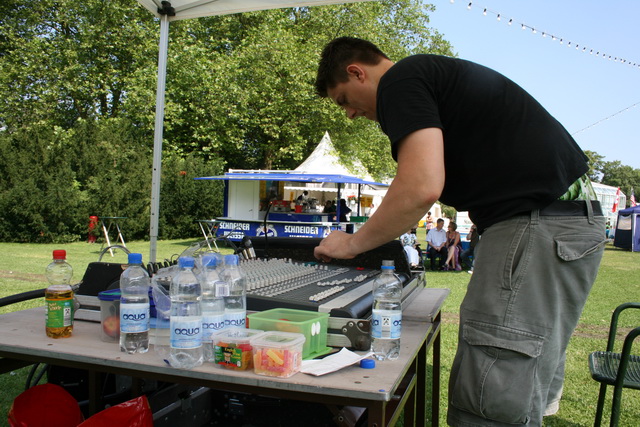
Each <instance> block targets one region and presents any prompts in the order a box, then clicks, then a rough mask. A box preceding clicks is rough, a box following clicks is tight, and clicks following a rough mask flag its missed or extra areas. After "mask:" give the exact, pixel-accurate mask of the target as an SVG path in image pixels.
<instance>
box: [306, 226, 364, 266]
mask: <svg viewBox="0 0 640 427" xmlns="http://www.w3.org/2000/svg"><path fill="white" fill-rule="evenodd" d="M352 238H353V234H347V233H345V232H343V231H333V232H331V234H329V235H328V236H327V237H326V238H324V239H323V240H322V241H321V242H320V244H319V245H318V246H316V247H315V249H314V250H313V254H314V256H315V257H316V258H317V259H319V260H322V261H324V262H329V261H331V260H332V259H333V258H339V259H351V258H354V257H355V256H356V255H358V253H354V252H351V251H350V250H349V247H350V243H351V239H352Z"/></svg>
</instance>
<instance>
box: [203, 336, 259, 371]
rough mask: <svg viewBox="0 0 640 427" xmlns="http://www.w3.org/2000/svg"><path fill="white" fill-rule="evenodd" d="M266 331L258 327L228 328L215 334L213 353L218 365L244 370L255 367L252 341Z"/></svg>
mask: <svg viewBox="0 0 640 427" xmlns="http://www.w3.org/2000/svg"><path fill="white" fill-rule="evenodd" d="M263 333H264V332H263V331H260V330H256V329H245V328H238V327H233V328H227V329H224V330H222V331H220V332H218V333H216V334H214V335H213V337H212V341H213V354H214V362H215V364H216V365H218V366H220V367H223V368H227V369H234V370H237V371H244V370H247V369H251V368H252V367H253V346H252V344H251V342H252V341H253V340H254V339H256V338H258V337H260V336H261V335H262V334H263Z"/></svg>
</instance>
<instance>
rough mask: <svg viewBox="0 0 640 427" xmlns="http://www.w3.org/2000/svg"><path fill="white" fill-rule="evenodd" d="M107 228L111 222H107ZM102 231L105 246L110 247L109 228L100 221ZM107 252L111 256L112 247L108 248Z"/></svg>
mask: <svg viewBox="0 0 640 427" xmlns="http://www.w3.org/2000/svg"><path fill="white" fill-rule="evenodd" d="M109 228H111V224H109ZM102 231H103V232H104V239H105V240H106V241H107V247H108V248H111V242H110V241H109V229H108V228H107V226H106V224H105V223H104V221H102ZM109 253H110V254H111V256H113V249H109Z"/></svg>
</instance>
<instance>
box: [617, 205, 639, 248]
mask: <svg viewBox="0 0 640 427" xmlns="http://www.w3.org/2000/svg"><path fill="white" fill-rule="evenodd" d="M613 245H614V246H616V247H618V248H623V249H630V250H632V251H633V252H640V206H634V207H631V208H627V209H622V210H621V211H618V223H617V224H616V235H615V237H614V239H613Z"/></svg>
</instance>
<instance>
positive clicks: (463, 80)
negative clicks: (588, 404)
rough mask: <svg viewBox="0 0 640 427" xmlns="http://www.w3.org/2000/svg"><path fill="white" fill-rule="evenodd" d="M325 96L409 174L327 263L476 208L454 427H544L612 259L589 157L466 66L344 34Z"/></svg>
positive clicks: (489, 74) (325, 74)
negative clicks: (390, 53)
mask: <svg viewBox="0 0 640 427" xmlns="http://www.w3.org/2000/svg"><path fill="white" fill-rule="evenodd" d="M316 91H317V93H318V94H319V95H320V96H323V97H329V98H331V99H332V100H333V101H334V102H335V103H336V104H338V106H340V107H342V108H343V109H344V110H345V111H346V113H347V116H348V117H349V118H352V119H353V118H356V117H366V118H367V119H369V120H374V121H377V122H379V124H380V127H381V129H382V131H383V132H384V133H385V134H386V135H387V136H388V137H389V139H390V141H391V153H392V156H393V158H394V159H395V160H396V161H397V162H398V168H397V173H396V176H395V178H394V180H393V182H392V184H391V185H390V186H389V189H388V191H387V195H386V196H385V198H384V199H383V200H382V203H381V204H380V206H379V207H378V209H377V210H376V212H375V213H374V214H373V215H372V216H371V217H370V218H369V220H368V221H367V222H366V223H364V224H363V226H362V227H361V228H360V229H359V230H358V231H357V232H356V233H354V234H346V233H342V232H333V233H331V234H330V235H329V236H328V237H327V238H325V239H324V240H322V241H321V243H320V245H319V246H317V247H316V248H315V256H316V257H317V258H320V259H322V260H324V261H329V260H330V259H332V258H353V257H355V256H356V255H357V254H360V253H362V252H364V251H367V250H370V249H373V248H376V247H378V246H380V245H381V244H383V243H386V242H388V241H391V240H393V239H396V238H397V237H398V236H399V235H401V234H402V233H403V232H404V231H405V230H407V229H408V228H409V227H410V226H411V225H412V224H414V223H415V222H416V221H418V220H419V219H420V218H422V216H423V215H424V213H425V212H427V211H428V210H429V209H430V208H431V206H432V205H433V203H435V202H436V201H438V200H440V201H441V202H442V203H444V204H446V205H449V206H453V207H454V208H455V209H456V210H458V211H468V212H469V217H470V219H471V220H472V221H473V222H474V223H475V224H476V225H477V227H478V232H479V233H480V234H481V235H482V239H481V240H482V242H481V244H479V245H478V246H477V248H476V257H475V259H476V262H475V263H474V274H473V276H471V281H470V283H469V286H468V288H467V294H466V296H465V298H464V301H463V302H462V306H461V308H460V333H459V340H458V349H457V353H456V356H455V359H454V362H453V366H452V369H451V375H450V380H449V408H448V411H447V422H448V423H449V424H450V425H451V426H465V427H473V426H478V427H480V426H504V427H507V426H512V425H514V424H527V425H528V426H541V425H542V417H543V416H544V415H549V414H553V413H555V412H556V411H557V410H558V408H559V402H560V397H561V394H562V384H563V381H564V363H565V350H566V347H567V345H568V343H569V338H570V337H571V334H572V332H573V330H574V329H575V327H576V324H577V322H578V319H579V318H580V314H581V312H582V309H583V307H584V304H585V302H586V299H587V296H588V294H589V291H590V289H591V286H592V285H593V282H594V280H595V276H596V273H597V271H598V266H599V265H600V260H601V258H602V254H603V243H604V239H605V222H604V217H603V216H602V210H601V208H600V205H599V203H598V202H597V201H595V194H594V192H593V189H592V188H591V187H590V184H589V181H588V179H587V178H586V177H585V174H586V173H587V171H588V165H587V157H586V156H585V155H584V153H583V152H582V150H580V148H579V147H578V145H577V144H576V142H575V141H574V140H573V138H572V137H571V135H570V134H569V133H568V132H567V131H566V129H564V127H563V126H562V125H561V124H560V123H559V122H558V121H557V120H555V119H554V118H553V117H552V116H551V115H550V114H549V113H548V112H547V111H546V110H545V109H544V108H543V107H542V106H541V105H540V104H539V103H538V102H537V101H536V100H535V99H534V98H533V97H531V96H530V95H529V94H528V93H527V92H526V91H524V90H523V89H522V88H520V87H519V86H518V85H516V84H515V83H514V82H512V81H511V80H509V79H508V78H506V77H505V76H503V75H501V74H499V73H497V72H495V71H493V70H491V69H489V68H486V67H483V66H481V65H478V64H475V63H472V62H469V61H464V60H461V59H456V58H447V57H443V56H437V55H414V56H410V57H408V58H405V59H403V60H401V61H399V62H398V63H394V62H392V61H391V60H390V59H389V58H388V57H387V56H386V55H385V54H384V53H383V52H382V51H381V50H380V49H378V48H377V47H376V46H375V45H373V44H372V43H370V42H367V41H365V40H360V39H355V38H351V37H340V38H338V39H335V40H333V41H332V42H331V43H329V44H328V45H327V46H326V47H325V48H324V50H323V52H322V55H321V59H320V64H319V67H318V75H317V78H316ZM463 153H464V155H465V156H467V157H469V158H473V159H474V162H472V163H469V162H461V161H460V156H461V155H462V154H463ZM417 171H420V173H421V174H422V176H421V179H419V180H416V179H415V176H416V172H417ZM490 188H496V189H500V190H499V191H492V192H490V191H487V189H490ZM569 188H571V189H578V190H579V191H570V192H567V190H568V189H569ZM507 273H508V274H507ZM488 366H490V369H485V368H486V367H488ZM478 390H482V393H478Z"/></svg>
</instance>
